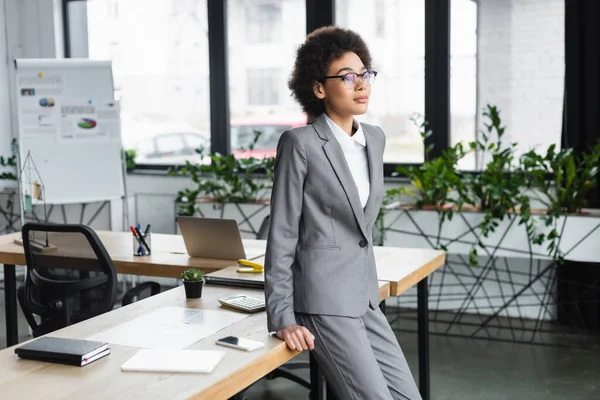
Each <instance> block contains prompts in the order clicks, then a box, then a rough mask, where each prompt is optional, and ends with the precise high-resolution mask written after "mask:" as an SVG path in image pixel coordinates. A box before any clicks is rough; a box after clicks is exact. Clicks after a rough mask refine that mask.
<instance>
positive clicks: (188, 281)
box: [181, 268, 204, 299]
mask: <svg viewBox="0 0 600 400" xmlns="http://www.w3.org/2000/svg"><path fill="white" fill-rule="evenodd" d="M181 279H183V286H184V287H185V297H187V298H188V299H197V298H200V297H202V286H203V285H204V272H202V271H198V270H197V269H195V268H190V269H188V270H185V271H183V273H182V274H181Z"/></svg>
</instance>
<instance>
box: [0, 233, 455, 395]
mask: <svg viewBox="0 0 600 400" xmlns="http://www.w3.org/2000/svg"><path fill="white" fill-rule="evenodd" d="M97 233H98V236H99V237H100V240H101V241H102V243H103V244H104V245H105V247H106V249H107V251H108V253H109V254H110V256H111V258H112V259H113V262H114V264H115V268H116V269H117V272H119V273H126V274H139V275H150V276H162V277H179V276H180V273H181V271H183V270H185V269H187V268H189V267H195V268H198V269H201V270H204V271H207V272H208V271H211V270H213V271H215V270H219V269H222V268H224V267H227V266H231V265H232V263H236V262H237V260H225V261H224V260H208V259H193V258H190V257H189V256H187V255H182V254H173V252H184V253H185V246H184V245H183V239H182V238H181V237H180V236H177V235H162V234H153V235H152V256H150V257H134V256H133V255H132V254H131V253H132V252H131V246H132V244H131V235H130V234H129V233H128V232H103V231H100V232H97ZM18 236H19V234H18V233H16V234H11V235H4V236H1V237H0V263H2V264H4V271H5V301H6V303H5V304H6V324H7V325H6V330H7V342H8V345H9V346H11V345H14V344H16V343H17V341H18V332H17V301H16V278H15V274H14V271H15V269H14V265H15V264H25V257H24V254H23V248H22V247H21V246H19V245H16V244H13V243H12V239H14V238H16V237H18ZM246 246H248V247H246ZM261 246H266V241H260V240H244V247H246V248H253V249H256V248H261ZM374 251H375V259H376V263H377V270H378V274H379V279H380V280H381V281H386V282H389V283H390V286H389V290H390V295H391V296H398V295H400V294H401V293H403V292H404V291H405V290H406V289H408V288H409V287H411V286H413V285H414V284H416V283H418V285H417V289H418V294H417V297H418V309H417V313H418V340H419V389H420V391H421V396H422V397H423V399H424V400H428V399H429V386H430V385H429V354H428V351H429V350H428V349H429V326H428V320H429V312H428V300H427V298H428V294H427V276H428V275H429V274H431V273H432V272H433V271H435V270H436V269H437V268H439V267H441V266H442V265H443V264H444V261H445V254H444V252H443V251H438V250H430V249H406V248H395V247H375V248H374ZM257 261H258V262H264V259H262V258H259V259H257ZM383 290H384V292H385V289H383ZM380 294H381V287H380Z"/></svg>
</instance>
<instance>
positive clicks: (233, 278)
mask: <svg viewBox="0 0 600 400" xmlns="http://www.w3.org/2000/svg"><path fill="white" fill-rule="evenodd" d="M236 270H237V267H227V268H223V269H222V270H219V271H215V272H213V273H210V274H207V275H204V281H205V282H206V284H208V285H221V286H234V287H241V288H248V289H260V290H264V288H265V276H264V274H263V273H262V272H261V273H257V274H253V273H239V272H236Z"/></svg>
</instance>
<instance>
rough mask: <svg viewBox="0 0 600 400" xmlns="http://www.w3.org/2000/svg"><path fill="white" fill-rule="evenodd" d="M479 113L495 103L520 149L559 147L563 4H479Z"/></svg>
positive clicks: (534, 0) (548, 0) (513, 0)
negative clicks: (551, 145)
mask: <svg viewBox="0 0 600 400" xmlns="http://www.w3.org/2000/svg"><path fill="white" fill-rule="evenodd" d="M478 33H479V34H478V58H479V87H478V96H479V101H478V108H479V111H481V109H482V108H483V107H485V105H486V104H488V103H491V104H496V105H497V106H498V107H499V108H500V110H501V117H502V119H503V123H504V125H505V126H506V127H507V130H506V136H507V137H508V140H510V141H518V142H519V144H520V146H519V148H520V149H521V150H524V151H526V150H528V149H529V148H530V147H532V146H540V147H539V148H540V150H542V151H545V149H546V148H547V146H549V145H550V144H552V143H557V144H560V137H561V123H562V122H561V121H562V106H563V94H564V91H563V87H564V71H565V67H564V51H565V50H564V1H563V0H543V1H541V0H502V1H500V0H480V1H479V26H478Z"/></svg>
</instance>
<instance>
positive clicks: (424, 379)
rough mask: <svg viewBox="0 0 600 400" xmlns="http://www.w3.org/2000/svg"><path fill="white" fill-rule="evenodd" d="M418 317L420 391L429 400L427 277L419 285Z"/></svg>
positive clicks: (424, 399)
mask: <svg viewBox="0 0 600 400" xmlns="http://www.w3.org/2000/svg"><path fill="white" fill-rule="evenodd" d="M417 303H418V304H417V319H418V322H419V328H418V329H419V333H418V337H419V392H421V397H422V398H423V400H429V396H430V393H429V304H428V293H427V277H425V278H424V279H423V280H422V281H421V282H419V283H418V285H417Z"/></svg>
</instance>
